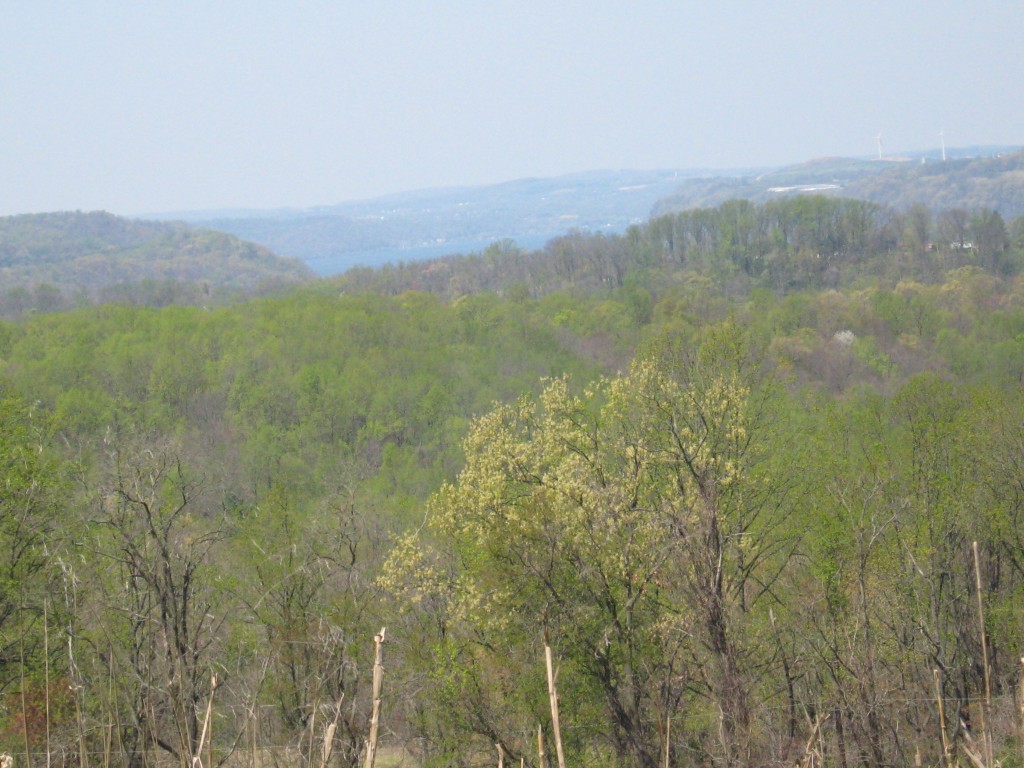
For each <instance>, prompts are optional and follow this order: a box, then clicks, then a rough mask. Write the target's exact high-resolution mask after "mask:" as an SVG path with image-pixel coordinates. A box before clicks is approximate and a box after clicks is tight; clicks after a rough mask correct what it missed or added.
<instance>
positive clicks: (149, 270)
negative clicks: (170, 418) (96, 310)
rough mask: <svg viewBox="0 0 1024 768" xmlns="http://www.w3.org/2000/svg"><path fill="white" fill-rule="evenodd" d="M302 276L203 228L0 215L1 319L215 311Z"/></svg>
mask: <svg viewBox="0 0 1024 768" xmlns="http://www.w3.org/2000/svg"><path fill="white" fill-rule="evenodd" d="M310 276H311V273H310V272H309V270H308V269H306V267H304V266H303V265H302V264H301V262H298V261H296V260H293V259H283V258H281V257H279V256H276V255H275V254H273V253H272V252H271V251H269V250H267V249H266V248H264V247H262V246H258V245H254V244H252V243H246V242H243V241H241V240H239V239H237V238H236V237H233V236H231V235H226V234H223V233H220V232H214V231H212V230H203V229H196V228H194V227H189V226H186V225H184V224H181V223H164V222H151V221H135V220H131V219H125V218H121V217H118V216H114V215H112V214H109V213H104V212H99V211H97V212H92V213H81V212H69V213H43V214H28V215H23V216H5V217H0V286H2V289H3V290H2V292H0V315H4V316H13V315H18V314H21V313H22V312H25V311H30V310H31V311H43V312H47V311H54V310H61V309H68V308H70V307H72V306H75V305H76V304H77V305H81V304H82V303H86V302H90V301H116V300H121V301H133V302H136V303H141V304H150V305H152V304H172V303H185V302H192V303H216V302H220V301H223V300H225V298H227V297H228V296H230V295H232V294H235V295H238V294H249V295H251V294H252V293H254V292H258V291H260V290H267V289H269V288H270V287H271V286H281V285H287V284H294V283H297V282H301V281H304V280H308V279H309V278H310Z"/></svg>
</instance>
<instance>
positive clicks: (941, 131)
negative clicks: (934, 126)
mask: <svg viewBox="0 0 1024 768" xmlns="http://www.w3.org/2000/svg"><path fill="white" fill-rule="evenodd" d="M939 141H940V142H941V143H942V162H946V129H945V128H940V129H939Z"/></svg>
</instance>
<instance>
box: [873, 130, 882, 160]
mask: <svg viewBox="0 0 1024 768" xmlns="http://www.w3.org/2000/svg"><path fill="white" fill-rule="evenodd" d="M875 141H876V142H878V159H879V160H881V159H882V132H881V131H879V132H878V135H877V136H875Z"/></svg>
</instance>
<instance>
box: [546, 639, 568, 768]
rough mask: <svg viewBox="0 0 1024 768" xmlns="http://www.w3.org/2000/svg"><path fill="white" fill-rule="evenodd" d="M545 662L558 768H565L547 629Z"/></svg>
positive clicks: (556, 691)
mask: <svg viewBox="0 0 1024 768" xmlns="http://www.w3.org/2000/svg"><path fill="white" fill-rule="evenodd" d="M544 661H545V664H546V665H547V668H548V698H550V699H551V730H552V732H553V735H554V737H555V754H556V755H558V768H565V755H564V754H562V729H561V727H560V726H559V723H558V689H557V688H556V687H555V670H554V664H553V662H552V660H551V643H550V641H549V639H548V631H547V630H546V629H545V630H544Z"/></svg>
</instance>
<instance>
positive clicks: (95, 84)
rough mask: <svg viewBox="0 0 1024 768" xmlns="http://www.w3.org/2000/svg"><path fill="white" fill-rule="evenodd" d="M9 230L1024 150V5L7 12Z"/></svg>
mask: <svg viewBox="0 0 1024 768" xmlns="http://www.w3.org/2000/svg"><path fill="white" fill-rule="evenodd" d="M0 52H2V53H0V214H10V213H25V212H34V211H50V210H68V209H82V210H92V209H99V208H102V209H106V210H110V211H112V212H115V213H123V214H128V213H143V212H155V211H166V210H182V209H200V208H221V207H278V206H309V205H317V204H330V203H335V202H340V201H343V200H352V199H358V198H364V197H370V196H375V195H378V194H382V193H387V192H396V191H402V190H407V189H415V188H420V187H432V186H450V185H461V184H480V183H490V182H497V181H505V180H509V179H514V178H522V177H527V176H552V175H557V174H562V173H567V172H572V171H579V170H589V169H601V168H691V167H738V166H753V165H758V166H760V165H773V164H783V163H787V162H793V161H801V160H805V159H809V158H812V157H818V156H823V155H871V154H873V153H874V152H875V139H874V137H875V135H876V134H877V133H878V132H879V131H881V132H882V134H883V141H884V144H885V148H886V150H887V151H892V152H896V151H899V150H901V149H904V150H907V149H923V148H928V147H934V146H938V141H939V140H938V132H939V130H940V129H942V128H944V129H945V137H946V142H947V145H949V146H964V145H972V144H995V143H1000V144H1024V82H1022V81H1024V2H1020V1H1019V0H1001V1H1000V2H992V1H990V0H980V1H979V0H929V1H928V2H925V1H924V0H917V1H913V2H911V1H906V2H901V1H900V0H889V1H888V2H864V1H862V0H842V1H841V2H831V1H829V0H815V1H814V2H793V1H784V0H773V1H771V2H765V1H764V0H756V1H751V2H719V1H717V0H716V1H712V0H700V1H699V2H687V1H685V0H677V2H654V1H647V2H644V1H643V0H637V1H636V2H626V1H625V0H622V1H621V2H610V1H607V0H588V2H575V1H563V0H516V2H500V1H495V2H491V1H489V0H473V1H472V2H468V1H467V2H462V1H461V0H448V1H447V2H433V1H431V0H418V1H416V2H411V1H410V2H400V1H397V0H365V1H364V0H348V1H342V0H336V1H335V2H319V1H317V0H292V1H291V2H284V1H283V0H282V1H280V2H264V1H263V0H246V1H245V2H234V1H233V0H198V1H194V0H175V2H164V1H163V0H149V1H148V2H139V1H138V0H132V2H102V1H100V0H69V1H68V2H51V1H50V0H0Z"/></svg>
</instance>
